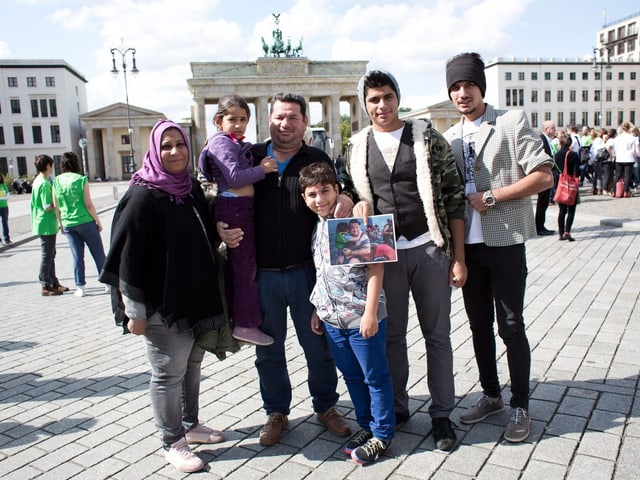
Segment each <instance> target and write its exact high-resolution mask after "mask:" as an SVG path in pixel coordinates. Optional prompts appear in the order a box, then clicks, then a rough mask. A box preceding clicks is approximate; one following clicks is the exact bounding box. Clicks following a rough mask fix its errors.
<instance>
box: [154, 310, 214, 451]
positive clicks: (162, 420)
mask: <svg viewBox="0 0 640 480" xmlns="http://www.w3.org/2000/svg"><path fill="white" fill-rule="evenodd" d="M144 339H145V343H146V345H147V356H148V358H149V363H150V365H151V382H150V384H149V395H150V396H151V406H152V407H153V417H154V419H155V423H156V427H157V429H158V431H159V432H160V435H161V436H162V443H163V444H164V447H165V448H167V447H169V445H171V444H173V443H175V442H177V441H178V440H180V439H181V438H182V436H183V435H184V434H185V432H187V431H189V430H191V429H192V428H193V427H195V426H196V425H198V410H199V398H198V397H199V396H200V368H201V364H202V359H203V358H204V350H203V349H202V348H200V346H199V345H198V343H197V342H196V341H195V339H194V337H193V334H192V332H191V330H186V331H182V332H178V329H177V328H176V326H175V325H173V326H172V327H171V328H167V326H166V325H164V324H163V323H162V321H161V320H160V316H159V315H158V314H155V315H153V316H151V318H149V325H148V326H147V331H146V332H145V335H144Z"/></svg>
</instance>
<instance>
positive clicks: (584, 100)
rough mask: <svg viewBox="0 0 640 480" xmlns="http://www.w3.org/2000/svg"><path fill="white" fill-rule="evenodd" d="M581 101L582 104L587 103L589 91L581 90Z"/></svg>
mask: <svg viewBox="0 0 640 480" xmlns="http://www.w3.org/2000/svg"><path fill="white" fill-rule="evenodd" d="M582 101H583V102H588V101H589V90H582Z"/></svg>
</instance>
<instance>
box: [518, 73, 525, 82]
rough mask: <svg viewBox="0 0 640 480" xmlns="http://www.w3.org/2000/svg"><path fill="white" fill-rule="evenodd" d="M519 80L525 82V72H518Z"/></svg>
mask: <svg viewBox="0 0 640 480" xmlns="http://www.w3.org/2000/svg"><path fill="white" fill-rule="evenodd" d="M518 80H519V81H521V82H524V72H518Z"/></svg>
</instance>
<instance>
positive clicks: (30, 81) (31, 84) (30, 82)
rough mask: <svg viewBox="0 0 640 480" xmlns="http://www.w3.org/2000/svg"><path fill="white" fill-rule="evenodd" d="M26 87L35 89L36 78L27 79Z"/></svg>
mask: <svg viewBox="0 0 640 480" xmlns="http://www.w3.org/2000/svg"><path fill="white" fill-rule="evenodd" d="M27 87H37V84H36V77H27Z"/></svg>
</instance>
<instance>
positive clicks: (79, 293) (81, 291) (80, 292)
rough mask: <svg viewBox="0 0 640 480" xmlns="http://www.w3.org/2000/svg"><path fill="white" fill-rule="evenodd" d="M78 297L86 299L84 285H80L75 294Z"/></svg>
mask: <svg viewBox="0 0 640 480" xmlns="http://www.w3.org/2000/svg"><path fill="white" fill-rule="evenodd" d="M73 294H74V295H75V296H76V297H84V285H78V286H77V287H76V291H75V292H73Z"/></svg>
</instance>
